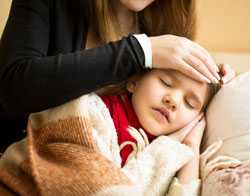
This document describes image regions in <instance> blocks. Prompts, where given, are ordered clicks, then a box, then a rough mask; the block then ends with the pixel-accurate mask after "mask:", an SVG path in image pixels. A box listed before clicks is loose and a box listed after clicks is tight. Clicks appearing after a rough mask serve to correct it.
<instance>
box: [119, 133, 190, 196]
mask: <svg viewBox="0 0 250 196" xmlns="http://www.w3.org/2000/svg"><path fill="white" fill-rule="evenodd" d="M192 156H193V152H192V150H191V149H190V148H189V147H187V146H186V145H184V144H181V143H180V142H177V141H175V140H173V139H170V138H169V137H167V136H160V137H158V138H157V139H155V140H154V141H153V142H152V143H151V144H150V145H148V146H147V147H146V148H145V149H144V150H143V151H142V152H140V153H137V154H136V155H135V156H134V157H133V158H131V159H130V160H129V161H128V162H126V164H125V166H124V167H123V168H122V170H123V171H124V172H125V173H126V174H127V176H128V177H129V178H130V179H131V181H132V182H134V184H136V185H137V186H138V188H139V189H140V190H141V191H142V193H143V195H162V196H163V195H166V193H167V191H168V188H169V186H170V184H171V181H172V179H173V178H174V175H175V173H176V172H177V171H178V170H179V169H180V168H181V167H182V166H183V165H184V164H185V163H187V162H188V161H189V160H190V159H191V158H192ZM172 186H174V185H172Z"/></svg>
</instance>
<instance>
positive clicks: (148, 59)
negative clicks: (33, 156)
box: [133, 34, 152, 69]
mask: <svg viewBox="0 0 250 196" xmlns="http://www.w3.org/2000/svg"><path fill="white" fill-rule="evenodd" d="M133 36H134V37H135V38H136V39H137V40H138V42H139V43H140V45H141V47H142V49H143V52H144V56H145V67H146V68H150V69H151V68H152V47H151V41H150V39H149V37H148V36H147V35H146V34H134V35H133Z"/></svg>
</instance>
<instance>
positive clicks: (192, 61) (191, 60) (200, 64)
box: [184, 55, 219, 83]
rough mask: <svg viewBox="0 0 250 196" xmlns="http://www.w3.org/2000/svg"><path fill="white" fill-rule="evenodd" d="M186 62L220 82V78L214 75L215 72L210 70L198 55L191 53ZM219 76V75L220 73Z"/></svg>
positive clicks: (209, 77) (214, 80) (213, 80)
mask: <svg viewBox="0 0 250 196" xmlns="http://www.w3.org/2000/svg"><path fill="white" fill-rule="evenodd" d="M184 60H185V62H186V63H187V64H189V65H191V66H192V67H194V68H195V69H196V70H197V71H199V72H200V73H201V74H203V75H204V76H205V77H207V78H208V79H209V80H210V81H211V82H213V83H219V80H218V79H217V78H215V76H213V74H212V73H211V72H210V71H209V70H208V68H207V67H206V66H205V65H204V63H203V62H202V61H201V60H200V59H199V58H197V57H195V56H192V55H189V56H188V57H187V58H186V59H184ZM218 76H219V75H218Z"/></svg>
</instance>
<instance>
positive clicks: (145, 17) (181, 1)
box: [84, 0, 196, 43]
mask: <svg viewBox="0 0 250 196" xmlns="http://www.w3.org/2000/svg"><path fill="white" fill-rule="evenodd" d="M84 1H85V0H84ZM113 1H118V0H86V1H85V6H84V8H85V10H84V13H85V18H87V19H88V23H89V24H91V25H93V29H94V32H95V33H96V36H97V37H98V38H99V39H100V40H101V41H102V42H103V43H107V42H110V41H116V40H119V39H120V38H121V37H122V32H121V29H120V26H119V22H118V17H116V13H115V9H113V6H112V5H113V3H112V2H113ZM135 15H136V16H135V17H136V18H137V20H138V21H137V24H138V28H139V29H140V31H141V32H143V33H146V34H147V35H148V36H156V35H162V34H173V35H178V36H183V37H187V38H189V39H194V36H195V26H196V25H195V24H196V11H195V0H155V1H154V2H153V3H151V4H150V5H149V6H148V7H146V8H145V9H144V10H142V11H140V12H138V13H135Z"/></svg>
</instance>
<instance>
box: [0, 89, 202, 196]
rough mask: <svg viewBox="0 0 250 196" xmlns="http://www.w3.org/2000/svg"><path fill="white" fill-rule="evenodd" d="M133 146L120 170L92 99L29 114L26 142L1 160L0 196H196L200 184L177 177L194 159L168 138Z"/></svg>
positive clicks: (104, 115) (101, 108) (105, 115)
mask: <svg viewBox="0 0 250 196" xmlns="http://www.w3.org/2000/svg"><path fill="white" fill-rule="evenodd" d="M129 130H130V133H131V135H132V136H133V137H134V138H135V139H136V141H137V144H128V145H132V146H133V148H134V151H133V153H131V154H132V155H131V156H130V157H129V159H128V161H127V162H126V164H125V166H124V167H123V168H121V157H120V154H119V152H120V146H119V145H118V142H117V135H116V130H115V127H114V124H113V121H112V119H111V116H110V114H109V111H108V109H107V108H106V106H105V104H104V103H103V102H102V100H101V99H100V97H98V96H97V95H96V94H88V95H84V96H82V97H80V98H78V99H75V100H73V101H71V102H68V103H66V104H64V105H61V106H58V107H55V108H52V109H48V110H46V111H42V112H39V113H34V114H31V115H30V117H29V125H28V128H27V131H28V136H27V138H25V139H24V140H22V141H20V142H18V143H15V144H13V145H11V146H10V147H9V148H8V149H7V151H6V152H5V153H4V154H3V156H2V157H1V159H0V195H1V194H6V195H8V194H9V195H12V193H18V194H20V195H29V196H32V195H43V196H45V195H46V196H47V195H48V196H50V195H51V196H55V195H60V196H63V195H67V196H71V195H86V196H91V195H94V196H103V195H105V196H106V195H107V196H112V195H114V196H119V195H131V196H132V195H136V196H140V195H146V196H147V195H148V196H158V195H159V196H160V195H167V196H173V195H174V196H177V195H178V196H179V195H182V196H184V195H186V196H197V195H199V186H200V181H199V180H197V181H192V182H191V183H190V184H186V185H181V184H179V183H178V180H177V179H176V178H174V176H175V173H176V172H177V171H178V170H179V169H180V168H181V167H182V166H183V165H184V164H185V163H187V162H188V161H189V160H190V159H191V158H192V156H193V153H192V151H191V149H190V148H188V147H187V146H185V145H183V144H181V143H179V142H177V141H174V140H172V139H170V138H168V137H167V136H160V137H158V138H157V139H155V140H154V141H153V142H152V143H151V144H148V140H147V137H146V135H145V134H144V132H143V130H135V129H134V128H130V129H129Z"/></svg>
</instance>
